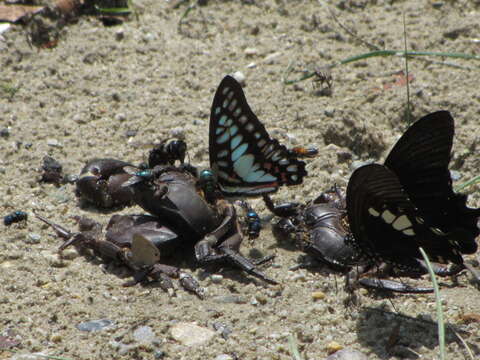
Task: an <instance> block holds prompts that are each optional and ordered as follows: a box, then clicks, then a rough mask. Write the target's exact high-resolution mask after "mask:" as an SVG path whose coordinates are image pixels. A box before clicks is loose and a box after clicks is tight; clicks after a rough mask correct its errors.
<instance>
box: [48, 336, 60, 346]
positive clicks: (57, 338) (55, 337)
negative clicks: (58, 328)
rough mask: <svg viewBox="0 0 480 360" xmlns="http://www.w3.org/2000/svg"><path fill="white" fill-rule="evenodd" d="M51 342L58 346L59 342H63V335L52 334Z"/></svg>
mask: <svg viewBox="0 0 480 360" xmlns="http://www.w3.org/2000/svg"><path fill="white" fill-rule="evenodd" d="M50 341H51V342H53V343H56V344H58V343H59V342H61V341H62V335H60V334H52V335H50Z"/></svg>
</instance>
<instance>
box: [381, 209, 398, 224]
mask: <svg viewBox="0 0 480 360" xmlns="http://www.w3.org/2000/svg"><path fill="white" fill-rule="evenodd" d="M382 219H383V220H384V221H385V222H386V223H388V224H391V223H392V222H393V220H395V215H393V214H392V213H391V212H390V210H385V211H384V212H383V213H382Z"/></svg>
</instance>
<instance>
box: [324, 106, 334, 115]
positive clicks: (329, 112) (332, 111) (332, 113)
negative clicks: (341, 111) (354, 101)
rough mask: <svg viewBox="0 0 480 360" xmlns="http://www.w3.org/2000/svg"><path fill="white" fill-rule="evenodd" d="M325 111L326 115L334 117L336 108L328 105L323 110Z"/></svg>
mask: <svg viewBox="0 0 480 360" xmlns="http://www.w3.org/2000/svg"><path fill="white" fill-rule="evenodd" d="M323 113H324V114H325V116H326V117H333V115H334V114H335V108H333V107H327V108H325V109H324V110H323Z"/></svg>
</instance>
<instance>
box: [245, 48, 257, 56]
mask: <svg viewBox="0 0 480 360" xmlns="http://www.w3.org/2000/svg"><path fill="white" fill-rule="evenodd" d="M243 52H244V53H245V55H247V56H254V55H258V50H257V49H256V48H246V49H245V50H244V51H243Z"/></svg>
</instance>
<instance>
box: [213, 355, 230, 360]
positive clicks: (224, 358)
mask: <svg viewBox="0 0 480 360" xmlns="http://www.w3.org/2000/svg"><path fill="white" fill-rule="evenodd" d="M215 360H233V358H232V357H231V356H230V355H228V354H221V355H218V356H217V357H215Z"/></svg>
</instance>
